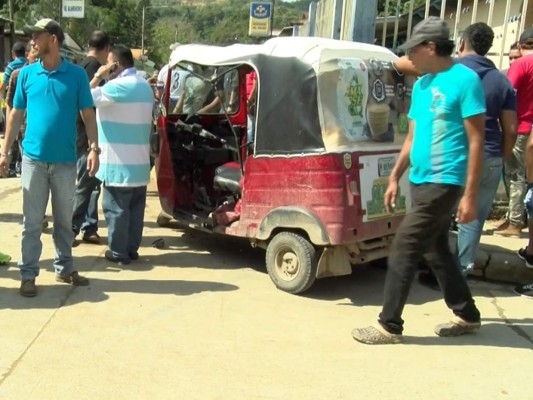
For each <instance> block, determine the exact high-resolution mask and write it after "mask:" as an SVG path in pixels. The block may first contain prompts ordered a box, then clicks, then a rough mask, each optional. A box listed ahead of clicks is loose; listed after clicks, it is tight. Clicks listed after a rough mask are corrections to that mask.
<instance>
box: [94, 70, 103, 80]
mask: <svg viewBox="0 0 533 400" xmlns="http://www.w3.org/2000/svg"><path fill="white" fill-rule="evenodd" d="M94 77H95V78H96V79H102V74H100V73H99V72H95V73H94Z"/></svg>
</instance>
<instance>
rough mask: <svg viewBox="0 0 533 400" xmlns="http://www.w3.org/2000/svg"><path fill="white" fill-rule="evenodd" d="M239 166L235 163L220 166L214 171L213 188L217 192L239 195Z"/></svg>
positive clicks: (240, 174) (240, 176) (240, 175)
mask: <svg viewBox="0 0 533 400" xmlns="http://www.w3.org/2000/svg"><path fill="white" fill-rule="evenodd" d="M241 178H242V171H241V166H240V164H239V163H238V162H236V161H231V162H227V163H225V164H222V165H220V166H219V167H218V168H217V169H216V170H215V179H214V180H213V187H214V188H215V190H217V191H219V192H231V193H234V194H241Z"/></svg>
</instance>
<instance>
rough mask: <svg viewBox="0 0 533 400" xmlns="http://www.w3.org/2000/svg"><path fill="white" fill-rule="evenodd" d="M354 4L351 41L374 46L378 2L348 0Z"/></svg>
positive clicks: (371, 0) (373, 0)
mask: <svg viewBox="0 0 533 400" xmlns="http://www.w3.org/2000/svg"><path fill="white" fill-rule="evenodd" d="M346 1H352V2H353V8H352V15H351V16H346V17H351V24H350V27H351V29H350V31H351V37H350V39H351V40H352V41H354V42H361V43H370V44H374V35H375V28H376V16H377V13H378V0H346Z"/></svg>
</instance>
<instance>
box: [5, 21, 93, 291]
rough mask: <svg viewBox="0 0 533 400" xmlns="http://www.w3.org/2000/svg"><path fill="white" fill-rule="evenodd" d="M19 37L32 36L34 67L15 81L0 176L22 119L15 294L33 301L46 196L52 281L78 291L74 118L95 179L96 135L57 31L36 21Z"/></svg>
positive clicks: (78, 74) (85, 91) (82, 79)
mask: <svg viewBox="0 0 533 400" xmlns="http://www.w3.org/2000/svg"><path fill="white" fill-rule="evenodd" d="M25 31H26V32H27V33H28V34H31V36H32V42H33V50H34V51H35V52H36V53H37V55H38V57H39V58H40V60H41V61H40V62H36V63H34V64H32V65H28V66H26V67H24V68H23V69H22V70H21V71H20V74H19V78H18V85H17V90H16V92H15V99H14V101H13V110H12V111H11V113H10V114H9V119H8V121H7V129H6V136H5V139H4V144H3V146H2V153H1V154H0V172H2V173H4V174H5V172H6V169H7V165H8V160H7V153H5V150H4V149H9V148H10V147H11V144H12V143H13V140H15V137H16V135H17V132H18V131H19V129H20V124H21V122H22V118H23V115H24V112H25V111H26V112H27V124H26V132H25V137H24V141H23V142H22V144H23V158H22V178H21V183H22V189H23V192H22V208H23V213H24V222H23V225H24V226H23V230H22V259H21V260H20V262H19V267H20V273H21V278H22V283H21V287H20V294H21V295H22V296H26V297H33V296H35V295H36V294H37V288H36V286H35V278H36V277H37V276H38V275H39V258H40V256H41V251H42V243H41V238H40V237H41V231H42V222H43V218H44V213H45V210H46V206H47V203H48V198H49V196H50V195H51V201H52V215H53V219H54V232H53V239H54V246H55V250H56V256H55V259H54V268H55V271H56V281H58V282H64V283H68V284H71V285H74V286H85V285H88V284H89V281H88V280H87V279H86V278H84V277H82V276H80V275H79V274H78V273H77V272H76V271H75V270H74V266H73V260H72V241H73V240H74V233H73V232H72V206H73V197H74V192H75V189H76V118H77V115H78V113H79V112H81V116H82V118H83V120H84V123H85V127H86V129H87V136H88V148H89V149H90V151H89V153H90V154H89V156H88V158H87V170H88V171H89V174H91V175H94V174H96V172H97V170H98V167H99V153H100V149H99V147H98V135H97V129H96V117H95V113H94V110H93V101H92V96H91V92H90V88H89V81H88V78H87V74H86V73H85V71H84V70H83V69H82V68H81V67H79V66H77V65H74V64H71V63H69V62H68V61H65V60H62V58H61V56H60V53H59V48H60V46H61V43H62V42H63V41H64V39H65V35H64V34H63V30H62V29H61V27H60V26H59V24H58V23H57V22H55V21H53V20H51V19H42V20H40V21H38V22H37V23H36V24H35V25H34V26H27V27H26V28H25Z"/></svg>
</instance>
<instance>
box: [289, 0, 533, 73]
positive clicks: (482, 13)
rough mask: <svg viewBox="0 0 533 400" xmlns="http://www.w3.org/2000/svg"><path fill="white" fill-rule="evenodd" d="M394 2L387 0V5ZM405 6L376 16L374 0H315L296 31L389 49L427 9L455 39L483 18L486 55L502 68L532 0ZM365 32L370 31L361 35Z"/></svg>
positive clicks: (431, 1)
mask: <svg viewBox="0 0 533 400" xmlns="http://www.w3.org/2000/svg"><path fill="white" fill-rule="evenodd" d="M396 2H397V0H389V4H390V5H392V4H393V3H394V4H396ZM391 8H392V7H391ZM406 8H407V10H403V11H406V12H405V13H402V14H401V15H382V16H378V17H376V10H377V0H320V1H318V2H313V3H312V4H311V6H310V8H309V20H308V21H307V23H306V24H304V26H302V27H300V29H299V30H298V32H299V35H302V36H319V37H328V38H334V39H341V40H351V41H363V42H367V43H371V42H373V43H375V44H379V45H382V46H385V47H388V48H391V49H393V50H394V49H395V48H396V47H397V46H398V45H399V44H401V43H403V42H404V41H405V40H407V39H408V37H409V33H410V30H411V29H412V27H413V26H414V25H416V23H418V22H419V21H421V20H422V19H424V18H425V17H427V16H428V15H432V16H439V17H441V18H443V19H445V20H446V21H447V22H448V24H449V25H450V29H451V31H452V35H453V37H452V38H453V39H454V40H457V39H458V38H460V35H461V33H462V31H463V30H464V29H465V28H466V27H467V26H468V25H470V24H472V23H474V22H485V23H487V24H488V25H490V26H491V27H492V28H493V30H494V34H495V38H494V44H493V46H492V48H491V50H490V52H489V55H488V56H489V58H491V59H492V60H493V61H494V62H495V64H496V66H498V67H499V68H507V66H508V59H507V55H508V52H509V48H510V46H511V44H513V43H514V42H516V41H517V40H518V37H519V36H520V33H521V32H522V31H523V30H524V29H525V28H528V27H531V26H533V0H531V1H528V0H426V2H425V4H424V5H422V6H420V7H417V8H410V7H409V5H407V6H406ZM372 13H373V14H372ZM372 15H373V17H372ZM368 32H370V33H369V35H370V36H368V35H367V36H365V33H368ZM372 38H373V40H372ZM368 39H370V40H368Z"/></svg>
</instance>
